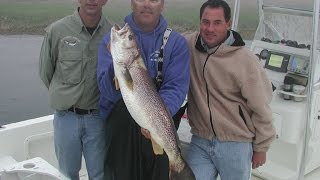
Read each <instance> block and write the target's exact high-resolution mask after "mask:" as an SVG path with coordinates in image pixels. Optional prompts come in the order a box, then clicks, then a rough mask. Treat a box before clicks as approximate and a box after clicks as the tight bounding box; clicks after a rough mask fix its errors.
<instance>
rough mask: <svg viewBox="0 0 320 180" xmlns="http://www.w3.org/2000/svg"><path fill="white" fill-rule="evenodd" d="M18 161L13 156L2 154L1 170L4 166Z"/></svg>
mask: <svg viewBox="0 0 320 180" xmlns="http://www.w3.org/2000/svg"><path fill="white" fill-rule="evenodd" d="M15 163H17V161H16V160H15V159H13V157H12V156H2V157H0V171H1V170H2V169H3V167H6V166H9V165H12V164H15Z"/></svg>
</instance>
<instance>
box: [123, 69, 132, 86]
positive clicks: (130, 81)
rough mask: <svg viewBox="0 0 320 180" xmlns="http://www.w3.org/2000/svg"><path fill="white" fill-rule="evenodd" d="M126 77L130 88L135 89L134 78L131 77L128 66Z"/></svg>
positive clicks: (125, 72)
mask: <svg viewBox="0 0 320 180" xmlns="http://www.w3.org/2000/svg"><path fill="white" fill-rule="evenodd" d="M124 78H125V82H126V85H127V87H128V89H131V90H133V80H132V77H131V74H130V72H129V69H128V68H126V69H125V71H124Z"/></svg>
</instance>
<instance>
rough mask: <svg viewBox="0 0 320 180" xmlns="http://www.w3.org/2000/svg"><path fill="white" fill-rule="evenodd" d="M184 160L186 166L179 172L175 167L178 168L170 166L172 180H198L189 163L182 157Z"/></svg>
mask: <svg viewBox="0 0 320 180" xmlns="http://www.w3.org/2000/svg"><path fill="white" fill-rule="evenodd" d="M182 160H183V161H184V167H183V169H182V170H181V171H180V172H178V171H175V170H174V169H176V168H172V166H171V168H170V172H169V173H170V178H169V179H170V180H196V178H195V176H194V174H193V172H192V170H191V168H190V167H189V165H188V164H187V163H186V162H185V160H184V159H182Z"/></svg>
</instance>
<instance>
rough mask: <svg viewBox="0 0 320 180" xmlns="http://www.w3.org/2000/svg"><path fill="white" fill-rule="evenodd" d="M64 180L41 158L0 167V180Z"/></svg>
mask: <svg viewBox="0 0 320 180" xmlns="http://www.w3.org/2000/svg"><path fill="white" fill-rule="evenodd" d="M2 179H3V180H22V179H23V180H65V179H66V178H65V177H64V176H63V175H62V174H61V173H60V172H59V171H58V170H57V169H56V168H54V167H53V166H52V165H50V164H49V163H48V162H47V161H45V160H44V159H42V158H39V157H36V158H33V159H29V160H25V161H21V162H18V163H15V164H11V165H8V166H5V167H3V168H2V169H0V180H2Z"/></svg>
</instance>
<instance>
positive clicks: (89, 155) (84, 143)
mask: <svg viewBox="0 0 320 180" xmlns="http://www.w3.org/2000/svg"><path fill="white" fill-rule="evenodd" d="M78 1H79V7H78V9H77V10H76V11H75V12H74V13H73V14H72V15H70V16H67V17H65V18H63V19H60V20H58V21H57V22H55V23H53V24H51V25H50V26H49V28H48V29H47V33H46V35H45V38H44V41H43V44H42V48H41V53H40V62H39V72H40V78H41V79H42V81H43V83H44V84H45V86H46V87H47V88H48V89H49V95H50V104H51V107H52V108H53V109H55V110H56V111H55V113H54V120H53V125H54V144H55V152H56V156H57V159H58V162H59V169H60V171H61V172H62V173H63V174H64V175H65V176H66V177H68V178H70V179H72V180H77V179H79V170H80V168H81V158H82V154H83V155H84V158H85V161H86V166H87V170H88V175H89V179H90V180H102V179H104V156H105V150H106V146H105V121H104V120H102V119H101V118H100V116H99V112H98V100H99V89H98V86H97V79H96V65H97V51H98V50H97V49H98V46H99V43H100V42H101V39H102V37H103V35H104V34H105V33H106V32H107V31H109V30H110V28H111V25H110V23H109V22H108V21H107V20H106V19H105V18H104V17H103V15H102V7H103V6H104V5H105V4H106V2H107V0H94V1H92V0H78Z"/></svg>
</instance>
